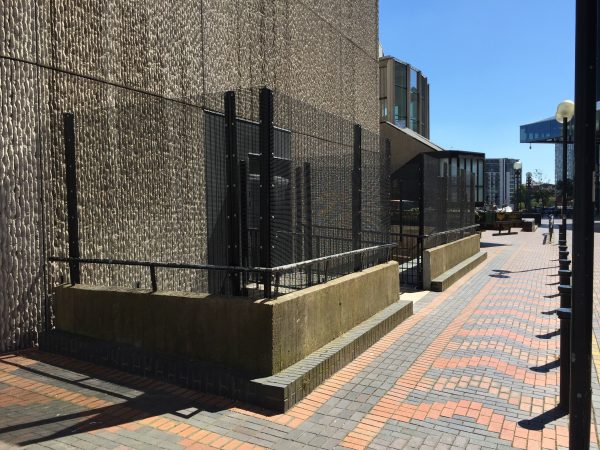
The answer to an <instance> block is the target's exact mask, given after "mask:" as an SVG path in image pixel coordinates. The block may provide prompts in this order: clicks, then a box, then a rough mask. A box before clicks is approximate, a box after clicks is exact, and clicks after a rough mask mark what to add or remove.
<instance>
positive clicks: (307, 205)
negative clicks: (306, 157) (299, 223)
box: [304, 162, 313, 286]
mask: <svg viewBox="0 0 600 450" xmlns="http://www.w3.org/2000/svg"><path fill="white" fill-rule="evenodd" d="M304 218H305V223H304V260H305V261H308V260H311V259H313V251H312V250H313V245H312V238H313V226H312V191H311V175H310V163H308V162H305V163H304ZM306 278H307V280H308V282H307V285H308V286H311V285H312V270H311V269H310V267H307V268H306Z"/></svg>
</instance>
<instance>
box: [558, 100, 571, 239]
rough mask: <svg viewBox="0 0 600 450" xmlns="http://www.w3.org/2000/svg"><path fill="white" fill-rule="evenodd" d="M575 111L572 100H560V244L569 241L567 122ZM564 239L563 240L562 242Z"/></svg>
mask: <svg viewBox="0 0 600 450" xmlns="http://www.w3.org/2000/svg"><path fill="white" fill-rule="evenodd" d="M574 112H575V103H573V102H572V101H571V100H565V101H563V102H560V103H559V105H558V107H557V108H556V121H557V122H558V123H562V142H563V154H562V207H561V216H562V225H561V227H560V233H559V236H558V241H559V244H560V243H562V245H566V243H567V213H566V208H567V144H568V142H567V141H568V140H567V124H568V123H569V122H570V121H571V119H572V118H573V114H574ZM561 241H562V242H561Z"/></svg>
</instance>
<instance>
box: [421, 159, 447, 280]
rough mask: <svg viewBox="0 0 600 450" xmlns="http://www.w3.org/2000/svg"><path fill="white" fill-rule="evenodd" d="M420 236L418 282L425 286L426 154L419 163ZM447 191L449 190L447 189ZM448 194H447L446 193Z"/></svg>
mask: <svg viewBox="0 0 600 450" xmlns="http://www.w3.org/2000/svg"><path fill="white" fill-rule="evenodd" d="M418 189H419V191H418V192H419V236H418V238H417V284H418V286H419V287H422V286H423V251H424V248H425V156H424V155H423V154H421V159H420V164H419V188H418ZM446 192H448V191H447V190H446ZM444 195H447V194H444Z"/></svg>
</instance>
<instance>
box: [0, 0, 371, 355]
mask: <svg viewBox="0 0 600 450" xmlns="http://www.w3.org/2000/svg"><path fill="white" fill-rule="evenodd" d="M0 17H2V22H1V25H0V107H1V110H0V114H1V116H0V125H1V135H0V352H1V351H7V350H11V349H14V348H19V347H25V346H28V345H31V344H32V342H35V339H36V335H37V332H38V331H39V330H40V326H41V323H42V320H43V315H44V309H43V304H44V300H45V298H46V296H47V293H48V292H49V291H50V288H51V286H52V285H53V284H55V283H56V282H57V281H58V279H59V276H60V275H66V274H67V271H66V268H65V267H64V266H61V265H49V264H47V263H46V262H45V261H46V260H47V257H48V256H50V255H66V253H67V236H66V211H65V209H66V208H65V189H64V156H63V152H64V150H63V145H64V143H63V136H62V113H63V112H65V111H72V112H74V113H75V114H76V121H77V151H78V158H79V161H78V164H79V167H78V169H79V174H78V175H79V183H80V185H79V212H80V238H81V251H82V255H84V256H89V257H108V256H110V257H123V258H135V259H137V258H139V259H154V260H166V261H183V262H199V263H201V262H205V261H206V214H205V198H204V187H203V185H204V173H203V170H204V155H203V135H204V131H203V123H204V120H203V113H202V111H201V109H200V108H197V107H195V106H183V105H181V104H180V103H178V102H175V101H172V100H169V99H181V98H186V99H201V98H202V94H206V95H208V94H212V93H220V92H223V91H225V90H227V89H234V88H235V89H239V88H245V87H251V86H263V85H267V86H270V87H273V88H275V89H276V90H278V91H280V92H283V93H286V94H288V95H289V96H290V97H293V98H295V99H298V100H301V101H303V102H306V103H308V104H311V105H314V106H316V107H318V108H320V109H322V110H324V111H328V112H330V113H334V114H337V115H340V116H342V117H344V118H345V119H347V120H349V121H351V122H360V123H361V124H363V126H364V127H365V128H366V129H370V130H372V131H374V132H376V131H377V127H378V110H377V108H378V104H377V91H376V89H377V74H378V69H377V60H376V55H377V0H361V1H359V0H354V1H347V0H332V1H327V2H323V1H319V0H306V1H305V2H301V1H292V0H275V1H272V0H238V1H233V0H229V1H226V0H202V1H200V0H173V1H166V0H164V1H155V0H95V1H81V0H54V1H52V2H44V1H41V0H0ZM8 57H10V58H17V59H18V60H20V61H10V60H8V59H7V58H8ZM36 64H41V65H45V66H50V67H54V68H58V69H60V70H65V71H72V72H75V73H77V74H81V75H85V76H87V77H92V78H97V79H98V80H99V81H95V80H90V79H85V78H81V77H76V76H73V75H72V74H65V73H61V72H60V71H55V70H51V69H48V68H42V67H39V66H38V65H36ZM102 81H108V82H112V83H116V84H118V85H122V86H123V87H119V86H109V85H107V84H106V83H103V82H102ZM126 88H135V89H140V90H144V91H148V92H152V93H155V94H157V95H158V96H162V97H166V99H161V98H159V97H153V96H150V95H147V94H144V93H138V92H135V91H132V90H131V89H126ZM188 101H189V100H188ZM197 103H198V105H197V106H201V101H200V100H197ZM253 105H254V106H253V107H255V105H256V104H255V103H254V104H253ZM82 276H83V281H84V282H86V281H87V282H95V283H111V284H122V285H129V286H130V285H131V283H132V280H134V281H140V282H141V283H142V286H146V285H147V284H148V274H147V273H145V272H144V271H141V270H137V269H108V268H102V269H97V268H96V269H94V270H92V269H91V268H90V267H88V266H84V267H83V273H82ZM205 283H206V280H205V278H204V277H203V275H202V274H198V273H181V272H179V273H177V274H175V273H169V272H168V271H164V272H159V284H160V287H161V288H164V289H169V288H174V287H177V288H185V289H202V288H203V286H204V285H205Z"/></svg>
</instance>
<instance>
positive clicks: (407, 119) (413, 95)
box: [379, 56, 429, 139]
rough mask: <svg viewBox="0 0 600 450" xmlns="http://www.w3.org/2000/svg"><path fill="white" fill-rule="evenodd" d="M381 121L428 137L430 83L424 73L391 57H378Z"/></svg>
mask: <svg viewBox="0 0 600 450" xmlns="http://www.w3.org/2000/svg"><path fill="white" fill-rule="evenodd" d="M379 121H380V122H389V123H392V124H393V125H395V126H397V127H399V128H410V129H411V130H412V131H415V132H416V133H419V134H420V135H421V136H424V137H426V138H427V139H429V83H428V81H427V78H426V77H425V76H423V73H422V72H421V71H420V70H419V69H417V68H415V67H412V66H411V65H410V64H408V63H405V62H403V61H400V60H398V59H396V58H393V57H391V56H384V57H381V58H379Z"/></svg>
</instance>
